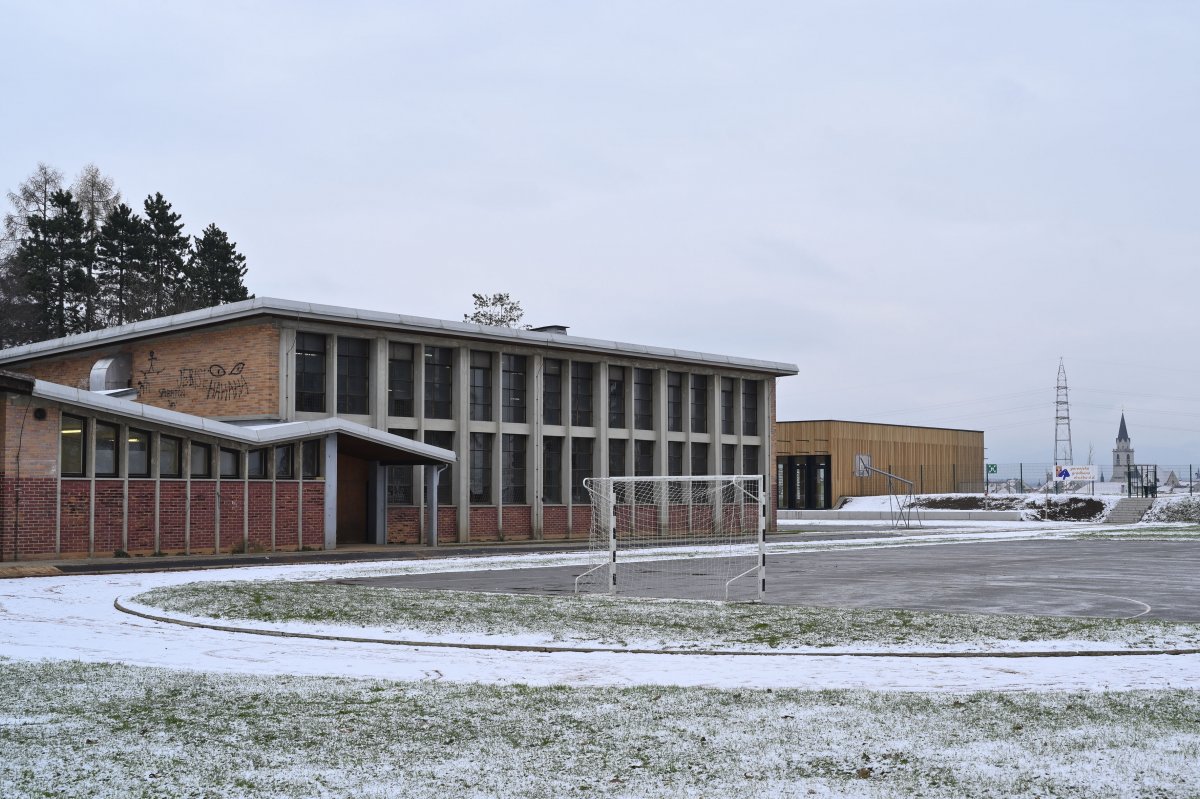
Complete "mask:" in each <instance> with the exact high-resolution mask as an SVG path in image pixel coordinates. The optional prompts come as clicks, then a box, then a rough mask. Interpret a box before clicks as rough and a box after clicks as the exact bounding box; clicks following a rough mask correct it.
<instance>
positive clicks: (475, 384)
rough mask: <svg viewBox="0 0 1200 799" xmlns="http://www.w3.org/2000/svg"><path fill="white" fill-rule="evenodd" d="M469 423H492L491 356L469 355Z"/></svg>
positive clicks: (475, 353)
mask: <svg viewBox="0 0 1200 799" xmlns="http://www.w3.org/2000/svg"><path fill="white" fill-rule="evenodd" d="M471 421H473V422H490V421H492V354H491V353H490V352H472V353H471Z"/></svg>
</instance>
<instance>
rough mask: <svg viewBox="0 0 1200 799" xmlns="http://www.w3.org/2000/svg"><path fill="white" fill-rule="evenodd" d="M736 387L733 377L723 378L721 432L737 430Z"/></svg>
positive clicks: (730, 432) (731, 432)
mask: <svg viewBox="0 0 1200 799" xmlns="http://www.w3.org/2000/svg"><path fill="white" fill-rule="evenodd" d="M735 388H736V382H735V381H734V379H733V378H732V377H722V378H721V432H722V433H728V434H730V435H732V434H733V433H735V432H737V431H736V430H734V429H733V403H734V400H735V399H736V397H737V392H736V390H735ZM726 474H728V472H727V473H726Z"/></svg>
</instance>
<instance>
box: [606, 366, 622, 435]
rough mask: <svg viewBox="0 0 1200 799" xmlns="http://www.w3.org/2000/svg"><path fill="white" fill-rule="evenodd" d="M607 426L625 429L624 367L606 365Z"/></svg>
mask: <svg viewBox="0 0 1200 799" xmlns="http://www.w3.org/2000/svg"><path fill="white" fill-rule="evenodd" d="M608 426H609V427H610V428H614V429H617V430H624V429H625V367H624V366H609V367H608Z"/></svg>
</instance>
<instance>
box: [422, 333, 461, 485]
mask: <svg viewBox="0 0 1200 799" xmlns="http://www.w3.org/2000/svg"><path fill="white" fill-rule="evenodd" d="M453 407H454V350H452V349H451V348H450V347H426V348H425V415H426V416H427V417H429V418H430V419H449V418H450V417H451V415H452V411H453ZM442 476H443V477H445V475H442Z"/></svg>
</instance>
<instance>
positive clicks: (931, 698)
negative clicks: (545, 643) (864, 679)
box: [0, 658, 1200, 799]
mask: <svg viewBox="0 0 1200 799" xmlns="http://www.w3.org/2000/svg"><path fill="white" fill-rule="evenodd" d="M0 695H3V696H4V697H5V702H4V707H3V708H2V709H0V746H2V747H3V751H4V757H3V758H0V795H3V796H5V797H6V799H25V797H54V798H56V799H73V798H74V797H96V796H114V797H115V796H120V797H179V796H187V797H226V796H236V797H242V798H244V799H259V798H265V797H272V799H276V798H278V797H313V796H356V797H365V798H367V799H374V798H375V797H395V796H404V797H412V798H413V799H424V797H438V798H439V799H441V797H445V796H477V797H483V796H486V797H498V798H507V797H522V798H528V799H535V798H546V799H549V798H550V797H570V796H591V797H629V796H636V797H646V798H647V799H654V798H656V797H680V796H744V795H749V796H772V797H794V796H798V797H806V796H810V795H820V796H829V795H836V796H864V797H876V796H879V797H882V796H925V797H998V796H1018V795H1019V796H1055V797H1118V796H1183V795H1193V794H1194V793H1195V790H1196V781H1195V780H1196V776H1195V763H1196V762H1198V761H1200V695H1198V694H1197V693H1196V692H1193V691H1182V690H1171V691H1131V692H1114V693H1103V692H1085V693H1041V694H998V693H989V692H979V693H970V694H905V693H875V692H870V691H819V692H817V691H787V690H775V691H770V690H736V691H720V690H712V689H699V688H661V687H643V688H571V687H549V688H533V687H528V686H521V685H517V686H491V685H473V684H465V685H460V684H444V683H399V682H385V681H375V680H370V681H368V680H352V679H344V678H343V679H331V678H322V679H316V678H297V677H289V676H286V675H282V676H277V677H259V676H248V675H215V674H204V673H192V672H179V671H171V670H166V669H148V668H135V667H128V666H117V665H95V664H83V663H77V662H75V663H73V662H54V663H20V662H13V661H5V660H4V659H2V658H0Z"/></svg>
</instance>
